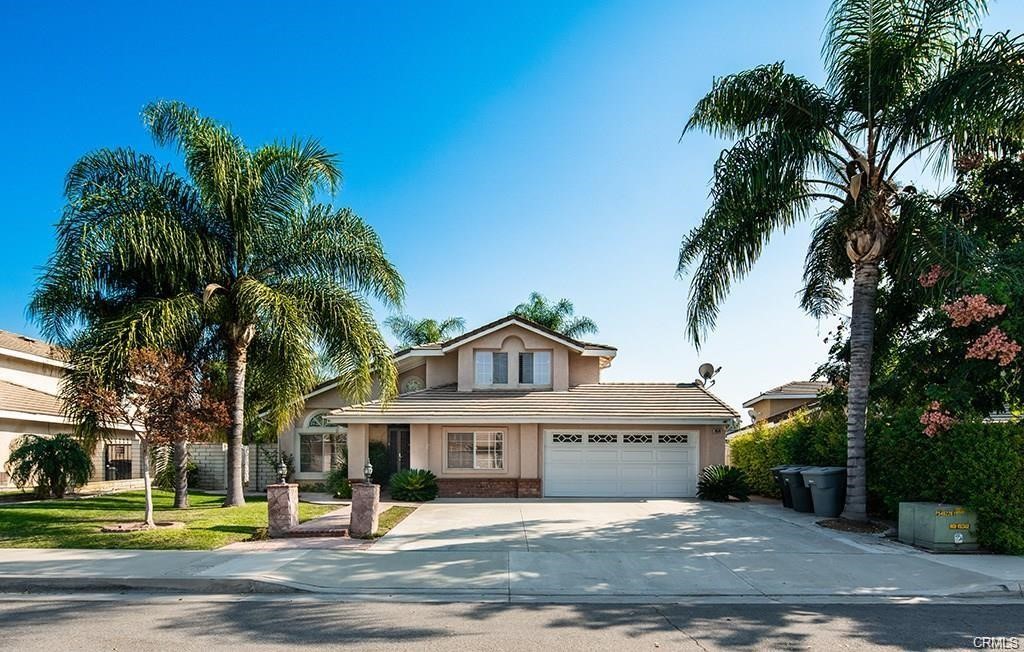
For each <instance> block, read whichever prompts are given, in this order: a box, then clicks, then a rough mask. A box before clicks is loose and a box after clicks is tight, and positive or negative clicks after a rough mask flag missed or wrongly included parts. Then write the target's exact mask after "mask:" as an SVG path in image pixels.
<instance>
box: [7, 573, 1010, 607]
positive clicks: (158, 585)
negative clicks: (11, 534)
mask: <svg viewBox="0 0 1024 652" xmlns="http://www.w3.org/2000/svg"><path fill="white" fill-rule="evenodd" d="M60 591H94V592H104V591H105V592H129V591H137V592H149V593H187V594H190V595H244V594H293V595H296V596H297V595H303V594H305V595H321V596H331V597H333V598H341V599H348V600H368V601H375V602H379V601H399V602H509V603H524V602H536V603H616V604H622V603H628V604H645V603H651V604H653V603H675V602H689V601H694V600H702V601H703V600H712V601H719V600H727V601H736V602H758V603H760V602H777V601H800V600H820V599H827V600H854V601H891V600H907V599H953V600H984V599H999V600H1009V601H1017V600H1022V601H1024V585H1020V584H1016V583H1014V584H977V585H972V586H964V587H959V588H958V589H956V590H953V591H921V592H918V593H900V594H861V593H849V592H847V593H820V592H819V593H815V592H792V593H780V594H764V593H750V594H722V593H706V594H704V593H678V594H594V593H554V594H541V593H537V594H533V593H509V592H508V591H507V590H486V589H469V588H467V589H458V588H448V589H409V588H397V587H391V588H387V587H377V588H361V587H360V588H346V589H341V588H330V587H322V586H316V585H312V584H305V583H301V582H294V581H291V580H286V579H284V578H275V577H264V578H258V579H257V578H244V577H240V578H216V577H176V578H169V577H159V578H158V577H139V578H107V577H39V576H5V577H0V595H3V594H5V593H6V594H13V593H54V592H60Z"/></svg>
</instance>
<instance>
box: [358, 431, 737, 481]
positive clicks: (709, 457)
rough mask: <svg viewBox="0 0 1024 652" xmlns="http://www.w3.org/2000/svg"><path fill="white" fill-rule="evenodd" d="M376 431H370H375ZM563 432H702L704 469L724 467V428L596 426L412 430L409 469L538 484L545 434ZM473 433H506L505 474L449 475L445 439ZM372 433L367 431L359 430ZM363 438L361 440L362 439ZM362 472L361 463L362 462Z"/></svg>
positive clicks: (469, 471) (452, 471) (471, 472)
mask: <svg viewBox="0 0 1024 652" xmlns="http://www.w3.org/2000/svg"><path fill="white" fill-rule="evenodd" d="M373 427H374V426H373V425H370V426H369V428H370V429H372V428H373ZM355 428H356V425H355V424H353V425H350V426H349V460H350V462H349V477H352V478H361V477H362V471H361V470H359V469H356V468H354V467H353V462H352V460H354V459H355V457H354V454H353V451H352V448H353V446H354V445H355V444H353V432H355V430H354V429H355ZM549 429H561V430H614V431H621V430H629V431H658V432H695V431H696V432H698V433H699V454H700V465H701V468H703V467H705V466H709V465H711V464H724V463H725V427H724V426H722V425H705V426H701V425H697V426H663V425H635V426H634V425H630V426H622V425H594V424H536V423H531V424H485V423H481V424H474V425H444V424H412V426H411V429H410V442H409V448H410V458H411V459H410V466H411V467H412V468H427V469H429V470H430V471H432V472H433V473H434V474H435V475H437V477H439V478H467V477H487V478H539V477H542V475H543V469H544V431H545V430H549ZM473 430H478V431H479V430H501V431H502V432H504V433H505V469H504V470H501V471H498V470H492V469H479V470H478V469H447V468H445V464H446V447H445V441H446V438H445V434H446V433H447V432H469V431H473ZM358 431H359V432H360V433H363V432H368V430H367V426H366V425H361V426H359V427H358ZM360 436H362V435H360ZM359 459H360V461H359V463H358V464H359V467H360V468H361V466H362V461H361V460H362V458H361V457H360V458H359Z"/></svg>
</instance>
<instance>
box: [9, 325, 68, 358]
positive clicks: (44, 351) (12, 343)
mask: <svg viewBox="0 0 1024 652" xmlns="http://www.w3.org/2000/svg"><path fill="white" fill-rule="evenodd" d="M0 348H4V349H12V350H14V351H18V352H21V353H30V354H32V355H38V356H41V357H44V358H50V359H52V360H63V355H62V353H61V350H60V349H58V348H57V347H55V346H53V345H51V344H49V343H48V342H44V341H42V340H37V339H35V338H32V337H28V336H27V335H19V334H18V333H12V332H11V331H5V330H0Z"/></svg>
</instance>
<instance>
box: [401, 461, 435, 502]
mask: <svg viewBox="0 0 1024 652" xmlns="http://www.w3.org/2000/svg"><path fill="white" fill-rule="evenodd" d="M390 484H391V497H392V498H393V499H395V500H408V501H411V502H417V503H421V502H424V501H427V500H433V499H435V498H437V476H435V475H434V474H433V473H431V472H430V471H427V470H426V469H406V470H404V471H399V472H398V473H396V474H394V475H393V476H391V483H390Z"/></svg>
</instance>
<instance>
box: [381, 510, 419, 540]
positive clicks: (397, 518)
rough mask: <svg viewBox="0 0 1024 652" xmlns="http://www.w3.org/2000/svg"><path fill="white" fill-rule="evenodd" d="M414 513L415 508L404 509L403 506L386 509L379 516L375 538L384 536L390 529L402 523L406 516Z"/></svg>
mask: <svg viewBox="0 0 1024 652" xmlns="http://www.w3.org/2000/svg"><path fill="white" fill-rule="evenodd" d="M415 511H416V508H415V507H405V506H403V505H395V506H394V507H389V508H387V509H386V510H384V512H383V513H382V514H381V515H380V520H379V521H378V522H377V533H376V535H375V536H376V537H382V536H384V535H385V534H387V533H388V532H389V531H390V530H391V528H393V527H395V526H396V525H398V524H399V523H401V522H402V521H404V520H405V517H406V516H408V515H409V514H412V513H413V512H415Z"/></svg>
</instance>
